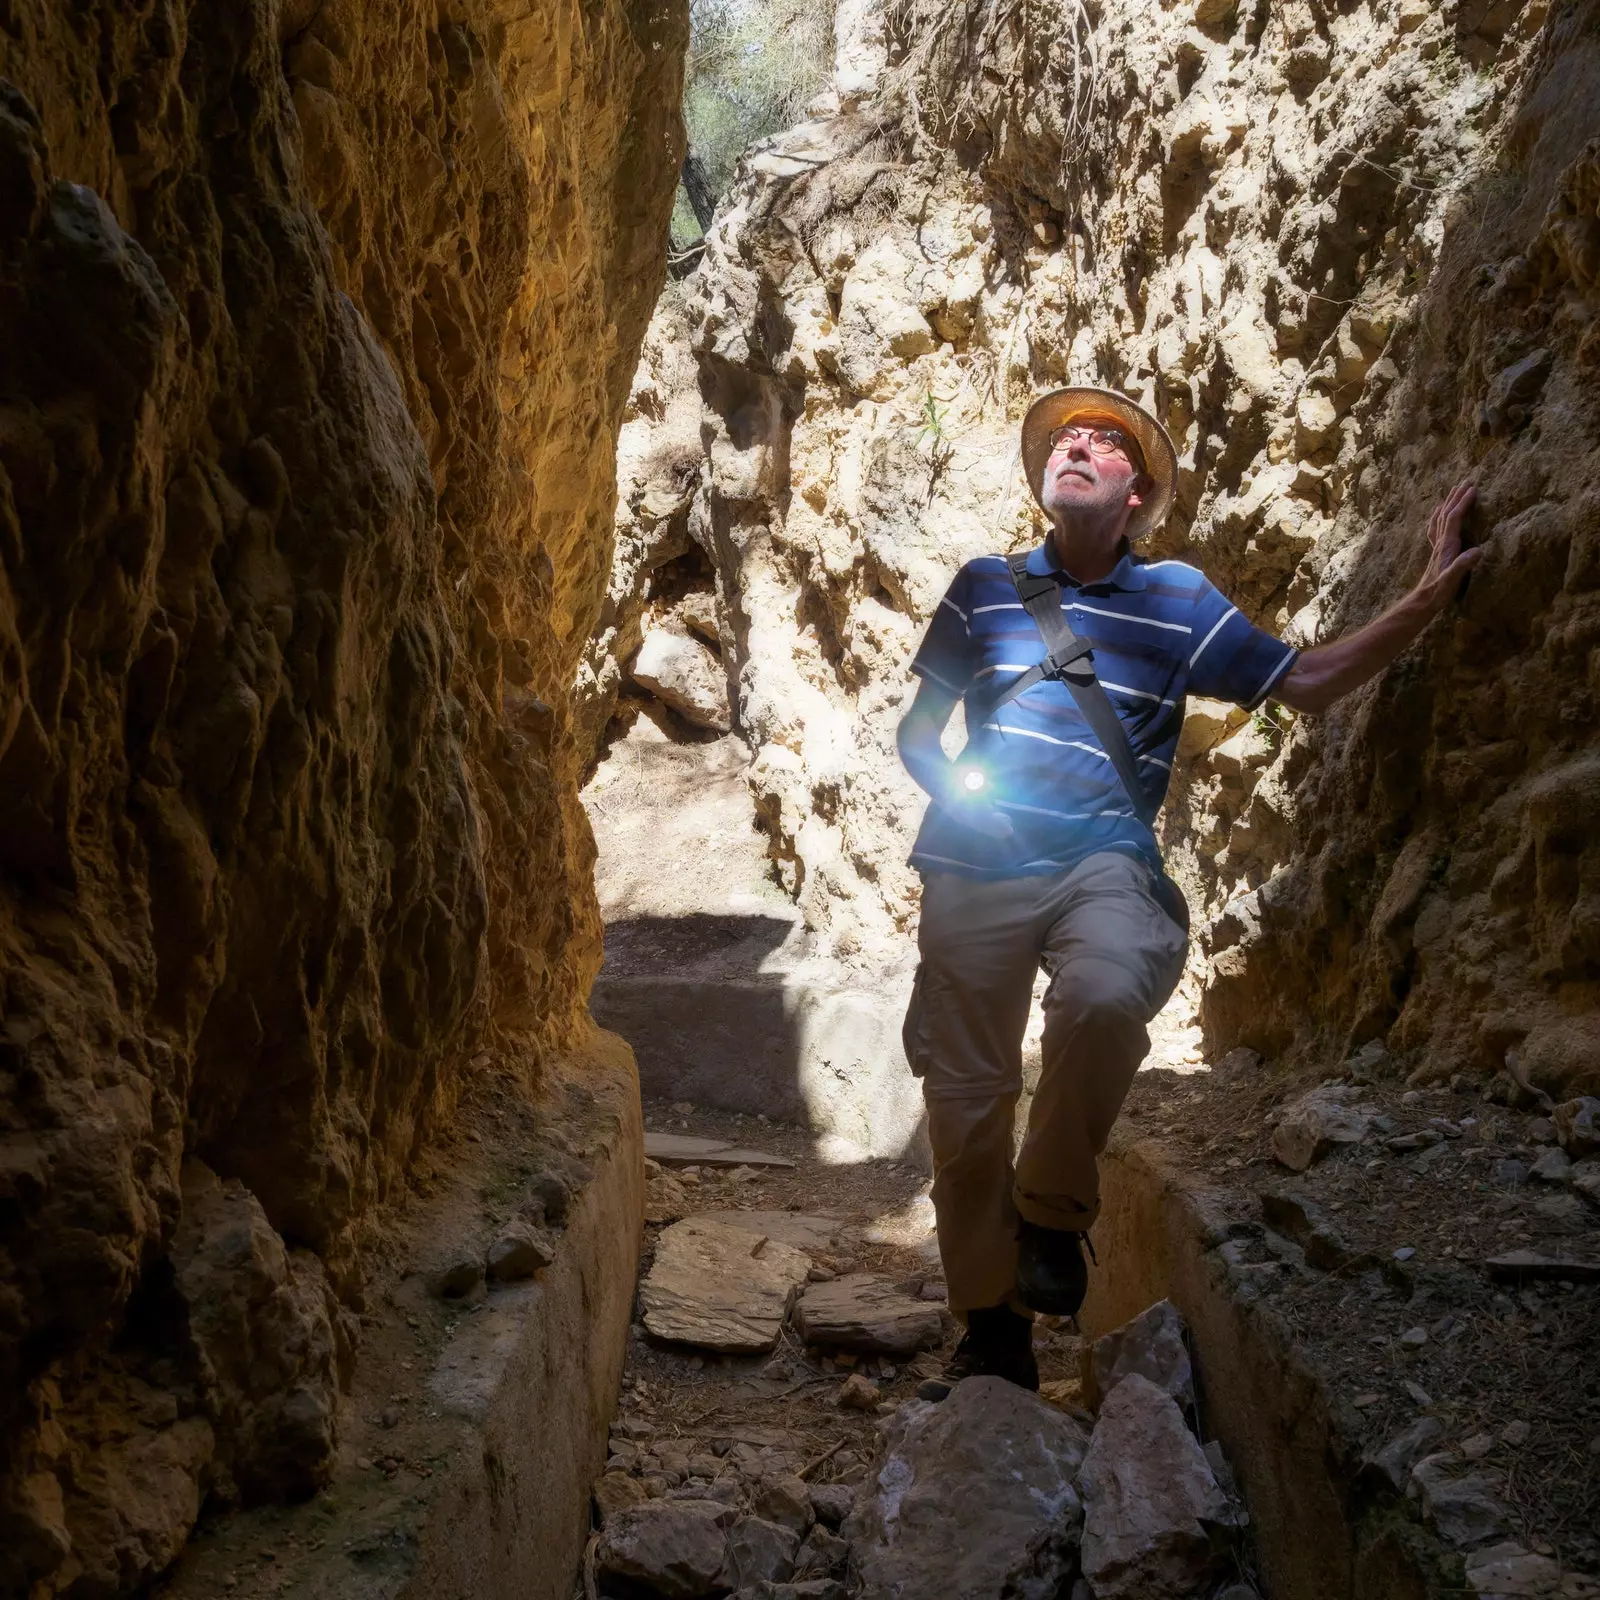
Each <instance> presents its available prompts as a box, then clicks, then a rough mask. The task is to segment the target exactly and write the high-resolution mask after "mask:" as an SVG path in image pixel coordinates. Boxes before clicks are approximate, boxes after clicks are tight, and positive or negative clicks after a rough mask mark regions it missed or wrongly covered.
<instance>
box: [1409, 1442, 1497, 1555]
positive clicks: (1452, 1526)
mask: <svg viewBox="0 0 1600 1600" xmlns="http://www.w3.org/2000/svg"><path fill="white" fill-rule="evenodd" d="M1460 1464H1461V1463H1460V1458H1459V1457H1458V1456H1457V1455H1456V1454H1455V1452H1454V1451H1448V1450H1447V1451H1440V1452H1439V1453H1438V1454H1436V1455H1431V1456H1424V1457H1423V1458H1422V1459H1421V1460H1420V1461H1418V1462H1417V1464H1416V1465H1415V1466H1414V1467H1412V1469H1411V1480H1410V1489H1409V1490H1408V1492H1414V1493H1415V1494H1416V1495H1417V1496H1418V1497H1419V1498H1420V1500H1421V1503H1422V1514H1423V1517H1424V1518H1425V1519H1426V1520H1427V1521H1428V1522H1429V1523H1430V1524H1431V1525H1432V1526H1433V1528H1434V1530H1435V1531H1436V1532H1437V1533H1438V1535H1439V1537H1440V1538H1442V1539H1444V1540H1446V1541H1448V1542H1449V1543H1450V1544H1453V1545H1458V1546H1463V1545H1474V1544H1482V1543H1483V1541H1484V1540H1485V1539H1492V1538H1493V1537H1494V1536H1495V1535H1496V1534H1497V1533H1503V1532H1504V1531H1505V1529H1506V1525H1507V1523H1508V1522H1509V1520H1510V1513H1509V1512H1508V1511H1507V1510H1506V1507H1505V1505H1504V1503H1503V1502H1502V1500H1501V1499H1500V1493H1501V1490H1502V1488H1503V1480H1502V1479H1501V1476H1500V1474H1499V1473H1497V1472H1487V1471H1485V1472H1468V1473H1459V1474H1458V1473H1457V1471H1456V1469H1457V1468H1458V1467H1459V1466H1460Z"/></svg>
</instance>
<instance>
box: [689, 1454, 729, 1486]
mask: <svg viewBox="0 0 1600 1600" xmlns="http://www.w3.org/2000/svg"><path fill="white" fill-rule="evenodd" d="M721 1467H722V1463H721V1462H720V1461H718V1460H717V1458H716V1457H715V1456H713V1455H707V1454H704V1453H702V1454H699V1455H692V1456H690V1457H689V1476H690V1477H691V1478H705V1479H707V1480H708V1481H709V1480H710V1479H712V1478H715V1477H716V1476H717V1473H718V1472H719V1471H720V1470H721Z"/></svg>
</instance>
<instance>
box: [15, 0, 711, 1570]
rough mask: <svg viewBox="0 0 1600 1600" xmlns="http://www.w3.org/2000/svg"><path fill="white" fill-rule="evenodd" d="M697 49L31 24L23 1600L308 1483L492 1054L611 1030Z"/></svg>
mask: <svg viewBox="0 0 1600 1600" xmlns="http://www.w3.org/2000/svg"><path fill="white" fill-rule="evenodd" d="M685 29H686V21H685V17H684V15H683V8H682V7H681V6H679V5H676V4H665V5H663V4H650V3H645V0H633V3H628V0H611V3H607V4H602V5H590V6H584V7H579V6H577V5H574V4H568V3H565V0H535V3H534V4H532V5H530V6H522V7H509V6H501V5H497V4H492V3H488V0H464V3H460V4H454V5H446V4H437V5H436V4H433V3H429V0H417V3H402V4H399V5H393V6H383V7H380V6H375V5H372V4H370V0H327V3H325V4H323V5H321V6H320V7H316V6H313V5H309V4H306V3H304V0H292V3H288V4H283V5H274V4H269V3H245V4H239V5H232V6H224V7H202V6H196V5H186V4H184V3H182V0H174V3H169V0H154V3H144V4H138V5H123V4H112V3H109V0H101V3H92V4H86V5H83V6H78V7H73V8H68V7H65V6H61V5H52V4H48V3H45V0H21V3H19V4H17V5H13V6H10V7H7V8H5V9H4V11H3V12H0V80H3V83H0V1017H3V1021H0V1438H3V1439H4V1440H5V1461H6V1463H7V1469H8V1473H9V1476H8V1478H7V1481H6V1484H5V1487H4V1490H3V1494H4V1505H3V1507H0V1590H3V1591H4V1592H5V1593H8V1594H9V1593H28V1592H30V1590H31V1591H32V1592H34V1593H37V1594H49V1593H53V1592H67V1593H72V1594H81V1595H91V1594H94V1595H98V1594H111V1593H116V1592H119V1591H123V1590H127V1589H130V1588H133V1587H135V1586H137V1585H139V1584H140V1583H142V1582H144V1581H145V1580H147V1579H148V1578H149V1577H150V1576H151V1575H152V1574H153V1573H154V1572H155V1571H158V1570H159V1569H160V1568H161V1567H162V1566H163V1565H165V1563H166V1562H167V1561H169V1560H170V1559H171V1558H172V1556H173V1555H174V1554H175V1552H176V1550H177V1548H178V1547H179V1546H180V1545H181V1543H182V1541H183V1539H184V1538H185V1537H186V1536H187V1533H188V1530H189V1528H190V1526H191V1525H192V1523H193V1521H194V1517H195V1514H196V1512H197V1510H198V1507H199V1505H200V1503H201V1502H202V1500H203V1498H204V1497H205V1496H206V1495H208V1494H215V1495H218V1496H220V1497H222V1498H223V1499H234V1498H244V1499H252V1498H257V1499H258V1498H263V1497H272V1496H278V1495H292V1494H297V1493H302V1492H305V1491H307V1490H308V1489H310V1488H312V1487H314V1486H315V1484H316V1483H317V1482H318V1481H319V1478H320V1475H321V1474H322V1473H323V1472H324V1471H325V1470H326V1464H327V1460H328V1456H329V1453H330V1451H331V1449H332V1448H333V1441H334V1434H335V1410H336V1406H335V1389H336V1386H337V1383H338V1380H339V1377H340V1374H341V1372H342V1371H344V1372H347V1371H348V1364H349V1361H350V1360H351V1358H352V1353H353V1348H354V1345H353V1335H354V1333H355V1331H356V1319H355V1316H354V1311H355V1310H356V1309H357V1308H359V1304H360V1280H361V1270H360V1261H361V1244H362V1236H363V1223H364V1220H365V1219H367V1218H368V1217H369V1216H370V1214H371V1212H372V1208H373V1207H374V1206H375V1204H376V1203H377V1202H379V1201H380V1200H382V1199H383V1198H384V1197H385V1196H386V1195H388V1194H389V1193H391V1192H392V1191H393V1190H394V1188H395V1186H396V1184H397V1183H399V1182H400V1181H401V1180H402V1178H403V1175H404V1172H405V1170H406V1166H407V1162H408V1159H409V1157H410V1156H411V1155H412V1154H413V1153H414V1152H415V1150H416V1149H417V1148H418V1146H419V1144H420V1143H421V1142H422V1141H424V1140H425V1139H426V1138H427V1136H428V1133H429V1129H430V1127H431V1126H433V1125H435V1124H436V1122H437V1120H438V1119H439V1118H440V1117H441V1116H443V1115H447V1114H448V1110H449V1107H450V1104H451V1102H452V1097H453V1094H454V1092H455V1090H456V1087H457V1085H458V1082H459V1079H460V1075H461V1072H462V1070H463V1064H464V1063H465V1062H466V1061H467V1060H468V1059H469V1058H470V1057H471V1055H472V1053H473V1051H474V1050H475V1049H476V1048H478V1046H479V1044H480V1043H481V1042H482V1041H483V1040H484V1039H486V1038H488V1039H491V1040H493V1039H501V1040H507V1041H509V1040H515V1041H516V1042H517V1044H518V1048H519V1053H520V1054H521V1055H522V1056H523V1057H524V1058H525V1059H527V1060H528V1061H529V1062H530V1064H531V1065H533V1064H536V1062H537V1060H538V1057H539V1054H540V1053H541V1052H542V1051H545V1050H548V1049H551V1048H558V1047H560V1046H561V1044H562V1043H563V1042H564V1041H565V1040H566V1039H568V1038H570V1036H571V1032H572V1030H573V1028H574V1027H575V1026H577V1024H578V1019H579V1018H580V1017H581V1015H582V1000H583V996H584V993H585V991H586V988H587V983H588V980H589V978H590V976H591V975H592V971H593V969H594V968H595V967H596V966H597V964H598V960H599V939H598V924H597V918H596V914H595V911H594V905H593V893H592V888H591V884H590V864H591V857H592V845H591V843H590V840H589V836H588V832H587V828H586V825H585V824H584V822H583V820H582V816H581V812H580V810H579V808H578V806H577V803H576V798H575V790H574V787H573V784H574V777H575V772H574V759H573V756H572V753H571V741H570V739H569V737H568V735H567V731H566V723H567V713H568V705H567V701H568V686H569V685H570V684H571V682H572V680H573V675H574V670H575V666H576V662H577V658H578V654H579V652H580V650H581V648H582V645H583V642H584V640H585V639H586V638H587V636H588V634H589V632H590V630H591V628H592V626H593V622H594V618H595V616H596V614H597V611H598V607H599V603H600V598H601V595H602V592H603V588H604V582H605V577H606V573H607V570H608V567H609V558H610V538H611V517H612V503H613V497H614V484H613V470H614V469H613V459H614V441H615V434H616V428H617V425H618V421H619V418H620V413H621V408H622V405H623V402H624V400H625V398H626V394H627V388H628V382H629V377H630V374H631V371H632V367H633V363H634V359H635V355H636V352H637V347H638V344H639V341H640V338H641V336H642V334H643V331H644V326H645V322H646V319H647V318H648V315H649V310H650V305H651V301H652V299H653V297H654V292H655V290H656V288H657V287H658V285H659V282H660V280H661V278H662V276H663V274H664V258H665V235H666V219H667V211H668V208H669V207H670V203H671V195H672V178H673V174H674V172H675V168H676V164H677V160H678V157H679V153H680V143H679V141H680V139H681V131H680V128H679V125H678V117H677V109H676V108H677V104H678V98H679V72H680V70H681V57H682V47H683V36H684V33H685Z"/></svg>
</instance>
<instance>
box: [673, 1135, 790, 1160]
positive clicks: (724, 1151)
mask: <svg viewBox="0 0 1600 1600" xmlns="http://www.w3.org/2000/svg"><path fill="white" fill-rule="evenodd" d="M644 1153H645V1155H646V1156H647V1157H649V1159H650V1160H652V1161H657V1162H659V1163H660V1164H661V1165H662V1166H664V1167H688V1166H700V1167H792V1166H793V1165H794V1162H792V1161H791V1160H790V1159H789V1158H788V1157H787V1156H775V1155H772V1154H770V1153H769V1152H768V1151H765V1150H747V1149H745V1148H744V1147H743V1146H742V1145H736V1144H731V1143H729V1141H728V1140H726V1139H703V1138H700V1137H698V1136H697V1135H694V1134H687V1133H647V1134H645V1136H644Z"/></svg>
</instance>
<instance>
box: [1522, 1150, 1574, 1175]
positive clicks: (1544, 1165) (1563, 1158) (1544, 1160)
mask: <svg viewBox="0 0 1600 1600" xmlns="http://www.w3.org/2000/svg"><path fill="white" fill-rule="evenodd" d="M1532 1170H1533V1176H1534V1177H1536V1178H1538V1179H1539V1180H1540V1182H1541V1183H1570V1182H1571V1181H1572V1157H1571V1156H1569V1155H1568V1154H1567V1153H1566V1151H1565V1150H1563V1149H1562V1148H1561V1147H1560V1146H1559V1145H1552V1146H1551V1147H1550V1149H1548V1150H1543V1151H1541V1152H1540V1154H1539V1159H1538V1160H1537V1161H1535V1162H1534V1164H1533V1169H1532Z"/></svg>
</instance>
